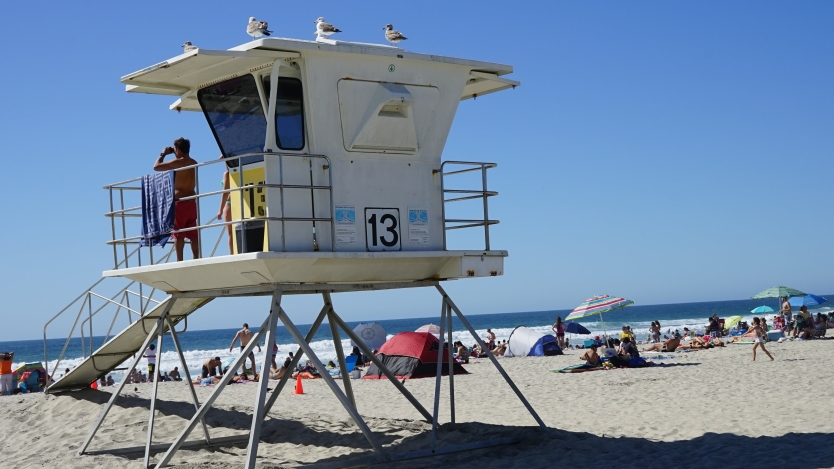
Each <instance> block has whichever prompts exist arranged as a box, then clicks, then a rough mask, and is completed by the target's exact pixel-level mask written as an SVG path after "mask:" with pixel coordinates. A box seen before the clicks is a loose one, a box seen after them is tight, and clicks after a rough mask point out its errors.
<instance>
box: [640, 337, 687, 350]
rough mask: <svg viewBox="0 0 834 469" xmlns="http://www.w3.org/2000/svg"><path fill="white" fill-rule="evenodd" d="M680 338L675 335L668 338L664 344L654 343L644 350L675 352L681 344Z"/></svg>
mask: <svg viewBox="0 0 834 469" xmlns="http://www.w3.org/2000/svg"><path fill="white" fill-rule="evenodd" d="M680 343H681V341H680V339H678V338H676V337H673V338H671V339H668V340H666V341H665V342H663V343H662V344H654V345H652V346H651V347H649V348H644V349H643V351H644V352H674V351H675V349H677V348H678V345H680Z"/></svg>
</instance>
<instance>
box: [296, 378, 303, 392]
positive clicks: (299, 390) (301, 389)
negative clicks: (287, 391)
mask: <svg viewBox="0 0 834 469" xmlns="http://www.w3.org/2000/svg"><path fill="white" fill-rule="evenodd" d="M295 394H304V386H302V385H301V375H298V377H297V378H296V379H295Z"/></svg>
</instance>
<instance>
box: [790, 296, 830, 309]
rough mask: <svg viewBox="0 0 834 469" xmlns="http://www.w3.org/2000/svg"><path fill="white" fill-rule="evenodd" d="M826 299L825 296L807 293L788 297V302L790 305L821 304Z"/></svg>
mask: <svg viewBox="0 0 834 469" xmlns="http://www.w3.org/2000/svg"><path fill="white" fill-rule="evenodd" d="M826 301H828V299H827V298H824V297H822V296H817V295H812V294H810V293H808V294H807V295H805V296H795V297H793V298H791V299H789V300H788V303H790V304H791V306H796V307H800V306H817V305H821V304H823V303H825V302H826Z"/></svg>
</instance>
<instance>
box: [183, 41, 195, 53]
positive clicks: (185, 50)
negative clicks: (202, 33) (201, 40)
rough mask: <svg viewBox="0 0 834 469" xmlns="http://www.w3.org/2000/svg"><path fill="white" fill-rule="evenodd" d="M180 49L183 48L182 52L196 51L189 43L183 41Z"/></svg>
mask: <svg viewBox="0 0 834 469" xmlns="http://www.w3.org/2000/svg"><path fill="white" fill-rule="evenodd" d="M180 47H182V48H183V52H191V51H193V50H195V49H197V46H195V45H194V44H192V43H191V41H185V44H183V45H182V46H180Z"/></svg>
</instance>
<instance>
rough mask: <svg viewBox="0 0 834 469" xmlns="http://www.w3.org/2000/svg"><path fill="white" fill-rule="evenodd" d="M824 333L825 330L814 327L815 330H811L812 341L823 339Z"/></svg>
mask: <svg viewBox="0 0 834 469" xmlns="http://www.w3.org/2000/svg"><path fill="white" fill-rule="evenodd" d="M825 331H826V329H825V328H817V327H815V328H813V329H811V338H812V339H821V338H823V337H825Z"/></svg>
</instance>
